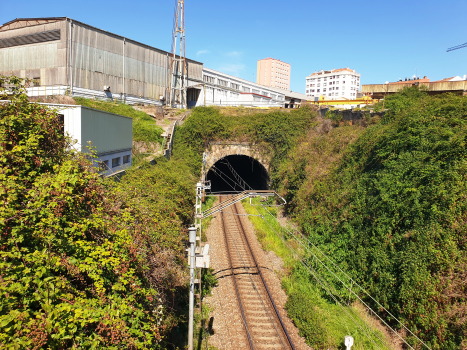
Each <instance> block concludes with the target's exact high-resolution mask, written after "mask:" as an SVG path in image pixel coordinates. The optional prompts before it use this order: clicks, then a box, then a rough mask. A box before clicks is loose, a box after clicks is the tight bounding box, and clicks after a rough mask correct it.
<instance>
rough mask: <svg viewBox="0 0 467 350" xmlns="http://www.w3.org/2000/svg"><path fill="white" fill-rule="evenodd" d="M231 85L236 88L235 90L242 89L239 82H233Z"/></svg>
mask: <svg viewBox="0 0 467 350" xmlns="http://www.w3.org/2000/svg"><path fill="white" fill-rule="evenodd" d="M230 86H231V87H232V89H234V90H239V89H240V85H238V84H234V83H232V84H230Z"/></svg>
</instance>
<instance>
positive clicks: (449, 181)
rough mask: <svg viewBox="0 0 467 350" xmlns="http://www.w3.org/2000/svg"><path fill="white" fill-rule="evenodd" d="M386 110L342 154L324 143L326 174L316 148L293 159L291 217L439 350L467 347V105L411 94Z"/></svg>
mask: <svg viewBox="0 0 467 350" xmlns="http://www.w3.org/2000/svg"><path fill="white" fill-rule="evenodd" d="M377 107H380V106H377ZM385 108H387V110H388V112H387V113H386V116H385V117H384V118H383V119H382V120H381V122H379V123H377V124H375V125H372V126H370V127H368V128H367V129H366V130H364V131H362V130H356V131H355V136H358V137H357V138H356V139H355V137H353V138H354V139H355V140H354V141H353V142H351V143H348V144H347V145H344V147H340V146H341V138H337V139H336V138H333V137H332V136H333V134H332V133H330V134H329V135H330V137H329V138H328V137H326V138H327V141H328V142H329V143H330V145H327V146H323V147H324V149H325V152H327V151H326V150H328V151H329V150H330V151H331V152H330V155H329V156H327V157H328V158H329V157H330V158H331V160H332V161H331V164H330V166H328V167H327V168H324V169H322V168H321V167H322V164H323V162H319V161H318V165H319V166H315V165H313V163H314V162H316V161H317V156H316V153H317V151H316V145H317V143H316V141H314V142H309V143H308V145H304V144H301V145H299V146H297V147H296V148H295V149H294V150H293V151H292V152H291V156H290V160H289V161H287V162H285V163H284V164H283V165H282V168H281V174H282V176H283V178H284V181H283V182H282V191H283V193H284V194H286V195H288V196H289V200H290V202H291V205H290V206H289V207H288V210H289V212H290V213H292V214H293V215H294V216H295V217H296V218H297V220H298V221H299V223H300V224H301V227H302V228H303V230H304V232H305V233H306V234H307V235H308V238H309V239H310V240H311V242H313V243H314V244H316V245H318V246H319V248H320V249H321V250H323V251H325V252H326V253H327V254H328V255H329V256H332V258H333V259H334V260H335V261H336V262H338V263H339V264H340V266H342V267H343V268H345V270H346V271H347V273H349V274H350V275H351V276H352V277H353V278H354V279H356V281H358V283H360V284H361V285H362V286H364V288H366V290H367V291H368V292H369V293H370V294H371V295H373V296H374V297H375V298H376V299H377V300H378V301H379V302H380V303H381V304H383V306H384V307H386V308H387V309H389V310H390V311H391V312H392V313H393V314H394V315H395V316H396V317H398V318H399V319H400V320H401V321H402V322H403V323H404V324H406V325H407V326H408V327H409V328H410V329H411V330H413V331H414V333H415V334H416V335H417V336H418V337H420V338H421V339H423V340H424V341H425V342H426V343H427V344H428V345H429V346H430V347H431V348H432V349H458V348H465V347H466V346H467V323H466V322H465V319H466V316H467V313H466V311H465V310H466V309H467V299H466V296H467V289H466V286H467V285H466V284H465V270H466V266H467V254H466V249H465V247H466V237H467V235H466V223H467V220H466V217H467V201H466V196H467V195H466V193H467V181H466V179H467V147H466V140H467V99H466V98H465V97H461V96H454V95H442V96H436V97H432V96H428V95H427V94H426V93H425V92H423V91H420V90H418V89H416V88H407V89H405V90H403V91H402V92H401V93H399V94H396V95H393V96H388V97H387V99H386V101H385ZM337 129H340V128H336V129H334V130H333V131H335V130H337ZM318 144H319V143H318ZM297 164H298V165H301V164H303V165H301V166H297ZM320 164H321V165H320ZM297 168H298V169H299V171H298V174H297V170H296V169H297ZM366 301H367V302H369V303H370V304H372V306H373V307H374V308H375V310H378V307H377V306H376V305H374V303H372V302H371V300H366ZM380 311H381V310H380ZM382 315H383V317H385V319H386V321H388V322H390V323H392V324H393V325H394V326H397V324H396V323H394V319H393V318H392V317H389V315H385V314H384V313H382ZM407 340H408V341H409V342H410V343H411V344H413V346H415V347H419V346H420V344H419V343H418V341H417V340H416V339H415V338H414V337H413V336H411V335H410V334H408V335H407Z"/></svg>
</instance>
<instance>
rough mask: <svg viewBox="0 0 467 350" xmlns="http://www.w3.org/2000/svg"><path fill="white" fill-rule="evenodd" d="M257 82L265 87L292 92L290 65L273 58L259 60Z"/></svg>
mask: <svg viewBox="0 0 467 350" xmlns="http://www.w3.org/2000/svg"><path fill="white" fill-rule="evenodd" d="M256 82H257V83H258V84H261V85H264V86H270V87H276V88H279V89H283V90H286V91H288V90H290V64H288V63H285V62H282V61H281V60H277V59H274V58H271V57H268V58H264V59H262V60H258V64H257V70H256Z"/></svg>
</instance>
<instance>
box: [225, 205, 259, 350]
mask: <svg viewBox="0 0 467 350" xmlns="http://www.w3.org/2000/svg"><path fill="white" fill-rule="evenodd" d="M221 218H222V226H223V227H224V237H225V244H226V246H227V256H228V257H229V265H230V271H231V273H232V279H233V281H234V286H235V294H236V295H237V300H238V305H239V306H240V313H241V314H242V320H243V324H244V326H245V331H246V334H247V336H248V343H249V345H250V349H251V350H254V349H255V347H254V345H253V340H252V339H251V335H250V332H249V330H248V326H247V322H246V316H245V312H244V311H243V306H242V300H241V299H240V292H239V291H238V286H237V280H236V279H235V271H234V269H233V264H232V256H231V255H230V249H229V243H228V241H229V240H228V237H227V226H226V222H225V219H224V213H223V212H221Z"/></svg>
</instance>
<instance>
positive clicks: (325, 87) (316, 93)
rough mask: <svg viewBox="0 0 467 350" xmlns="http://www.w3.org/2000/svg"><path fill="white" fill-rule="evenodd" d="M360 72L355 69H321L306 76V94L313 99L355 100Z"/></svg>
mask: <svg viewBox="0 0 467 350" xmlns="http://www.w3.org/2000/svg"><path fill="white" fill-rule="evenodd" d="M359 89H360V74H359V73H357V72H355V69H349V68H341V69H332V70H327V71H324V70H320V71H319V72H315V73H313V74H311V75H309V76H307V77H306V95H307V96H309V97H311V99H312V100H315V101H318V100H320V99H326V100H355V99H356V98H357V93H358V92H359Z"/></svg>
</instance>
